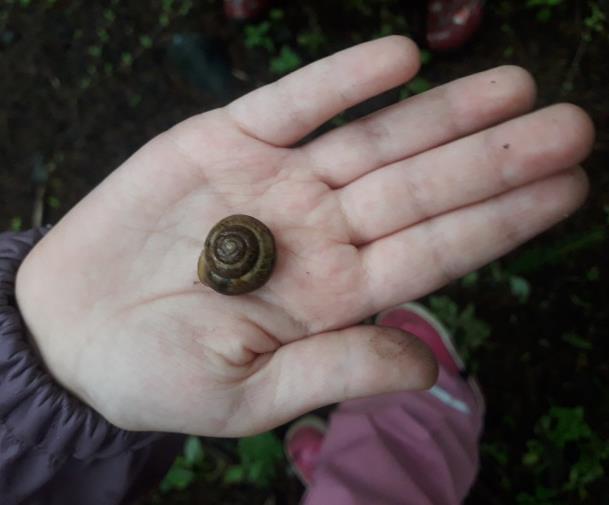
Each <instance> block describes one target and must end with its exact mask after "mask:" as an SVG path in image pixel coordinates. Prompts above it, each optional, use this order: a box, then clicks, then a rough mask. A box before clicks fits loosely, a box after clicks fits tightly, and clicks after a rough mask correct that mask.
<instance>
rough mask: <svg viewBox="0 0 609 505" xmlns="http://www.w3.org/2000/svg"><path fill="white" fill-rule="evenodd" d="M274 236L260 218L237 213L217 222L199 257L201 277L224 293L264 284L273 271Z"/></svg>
mask: <svg viewBox="0 0 609 505" xmlns="http://www.w3.org/2000/svg"><path fill="white" fill-rule="evenodd" d="M275 256H276V251H275V239H274V238H273V234H272V233H271V230H269V229H268V228H267V227H266V225H265V224H264V223H262V222H260V221H258V219H256V218H253V217H251V216H245V215H241V214H237V215H234V216H229V217H226V218H224V219H222V220H221V221H220V222H218V223H217V224H216V225H215V226H214V227H213V228H212V229H211V231H210V232H209V235H207V238H206V239H205V246H204V248H203V251H202V252H201V256H199V264H198V269H197V272H198V275H199V280H200V281H201V282H202V283H203V284H205V285H206V286H209V287H210V288H212V289H213V290H215V291H217V292H218V293H222V294H223V295H240V294H243V293H249V292H250V291H254V290H255V289H258V288H259V287H261V286H262V285H263V284H264V283H265V282H266V281H267V280H268V279H269V277H270V276H271V274H272V273H273V267H274V266H275Z"/></svg>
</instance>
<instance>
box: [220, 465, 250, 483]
mask: <svg viewBox="0 0 609 505" xmlns="http://www.w3.org/2000/svg"><path fill="white" fill-rule="evenodd" d="M224 482H225V483H226V484H241V483H242V482H245V468H244V467H243V466H241V465H235V466H231V467H229V468H227V469H226V471H225V472H224Z"/></svg>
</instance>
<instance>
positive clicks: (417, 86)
mask: <svg viewBox="0 0 609 505" xmlns="http://www.w3.org/2000/svg"><path fill="white" fill-rule="evenodd" d="M406 87H407V88H408V89H409V91H411V92H412V93H414V94H415V95H418V94H419V93H424V92H425V91H427V90H429V89H431V87H432V86H431V83H430V82H429V81H428V80H427V79H425V78H424V77H420V76H419V77H415V78H414V79H413V80H412V81H410V82H409V83H408V84H406Z"/></svg>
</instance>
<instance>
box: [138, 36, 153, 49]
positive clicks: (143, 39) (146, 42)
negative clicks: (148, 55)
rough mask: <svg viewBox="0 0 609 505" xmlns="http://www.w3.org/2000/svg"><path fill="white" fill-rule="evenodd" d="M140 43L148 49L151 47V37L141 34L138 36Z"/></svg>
mask: <svg viewBox="0 0 609 505" xmlns="http://www.w3.org/2000/svg"><path fill="white" fill-rule="evenodd" d="M140 45H141V46H142V47H144V48H146V49H150V48H151V47H152V38H150V37H149V36H148V35H142V36H141V37H140Z"/></svg>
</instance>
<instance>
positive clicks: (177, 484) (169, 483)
mask: <svg viewBox="0 0 609 505" xmlns="http://www.w3.org/2000/svg"><path fill="white" fill-rule="evenodd" d="M194 479H195V473H194V471H192V470H191V469H190V468H187V467H186V462H185V461H184V458H182V457H181V456H178V457H177V458H176V460H175V461H174V463H173V465H172V467H171V468H170V469H169V472H167V474H166V475H165V477H164V478H163V480H162V481H161V484H160V486H159V488H160V490H161V491H162V492H164V493H166V492H167V491H171V490H172V489H178V490H182V489H186V488H187V487H188V486H189V485H190V484H191V483H192V481H193V480H194Z"/></svg>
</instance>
